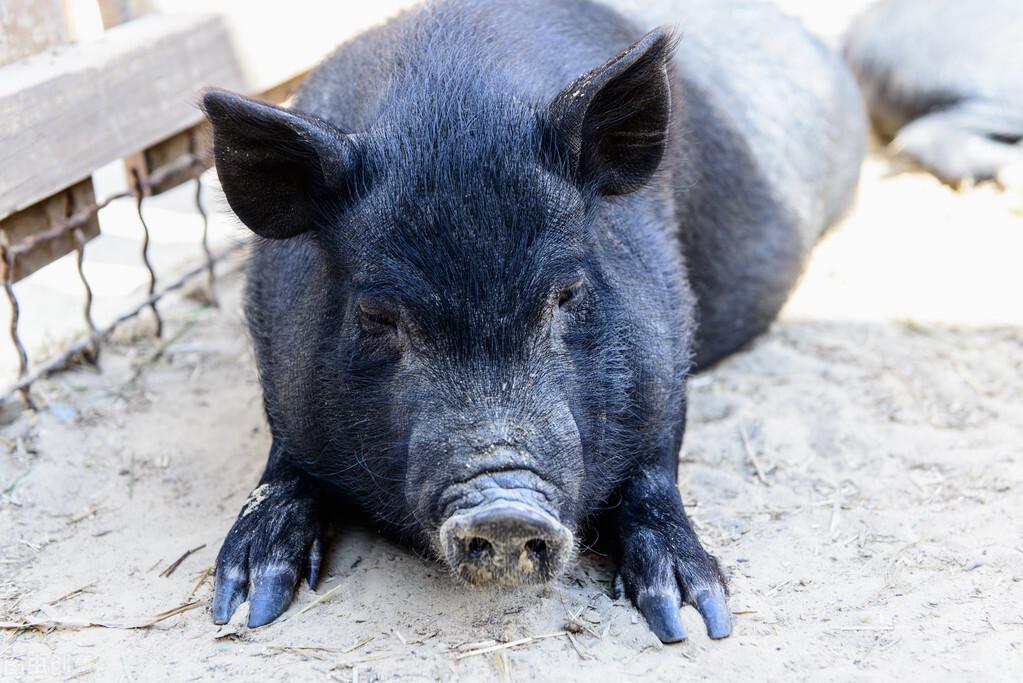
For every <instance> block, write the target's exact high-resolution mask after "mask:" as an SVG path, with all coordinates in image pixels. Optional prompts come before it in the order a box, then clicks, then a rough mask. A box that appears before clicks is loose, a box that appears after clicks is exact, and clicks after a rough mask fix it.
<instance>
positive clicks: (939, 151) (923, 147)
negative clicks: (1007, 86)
mask: <svg viewBox="0 0 1023 683" xmlns="http://www.w3.org/2000/svg"><path fill="white" fill-rule="evenodd" d="M1021 140H1023V115H1021V114H1019V112H1016V111H1010V110H1009V109H1003V108H1001V107H998V106H996V105H992V104H988V103H980V102H963V103H960V104H957V105H954V106H952V107H949V108H947V109H941V110H938V111H934V112H931V113H929V114H925V115H924V116H921V117H920V118H918V119H915V120H914V121H912V122H910V123H909V124H907V125H906V126H904V127H903V128H902V129H900V130H899V132H898V134H897V135H896V136H895V139H894V140H893V141H892V148H893V149H894V150H895V151H896V152H897V153H899V154H902V155H904V156H906V157H909V158H910V159H912V160H914V161H916V162H918V163H920V164H922V165H923V166H925V167H926V168H928V169H929V170H930V171H931V172H933V173H934V174H935V175H936V176H938V177H939V178H941V179H942V180H943V181H945V182H947V183H958V182H960V181H963V180H992V179H1000V180H1004V178H1005V177H1006V175H1007V174H1008V173H1010V172H1019V170H1020V169H1021V168H1023V143H1021Z"/></svg>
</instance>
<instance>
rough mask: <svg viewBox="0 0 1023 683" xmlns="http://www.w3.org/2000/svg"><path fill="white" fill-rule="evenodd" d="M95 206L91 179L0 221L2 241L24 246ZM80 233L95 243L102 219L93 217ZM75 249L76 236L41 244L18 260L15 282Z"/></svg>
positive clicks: (14, 276)
mask: <svg viewBox="0 0 1023 683" xmlns="http://www.w3.org/2000/svg"><path fill="white" fill-rule="evenodd" d="M95 203H96V195H95V194H93V188H92V178H86V179H84V180H82V181H80V182H77V183H75V184H74V185H72V186H71V187H69V188H67V189H65V190H63V191H61V192H58V193H57V194H55V195H53V196H52V197H47V198H46V199H44V200H43V201H41V202H38V203H36V204H34V205H32V206H30V207H29V208H27V209H25V210H23V211H19V212H18V213H16V214H14V215H13V216H8V217H7V218H5V219H3V220H0V240H5V241H6V243H7V244H20V243H23V242H24V241H25V240H26V239H27V238H29V237H31V236H32V235H35V234H36V233H39V232H42V231H43V230H46V229H48V228H52V227H53V226H55V225H57V224H60V223H63V222H64V221H65V220H66V219H67V218H68V217H70V216H71V214H73V213H75V211H77V210H79V209H82V208H84V207H87V206H92V205H94V204H95ZM79 230H80V231H81V236H82V239H83V240H84V241H87V240H90V239H92V238H93V237H95V236H96V235H98V234H99V218H98V217H97V216H96V215H95V214H93V215H92V217H91V218H90V219H89V220H88V221H87V222H86V223H85V224H84V225H83V226H82V227H81V228H79ZM74 248H75V238H74V235H73V233H68V234H66V235H63V236H61V237H58V238H57V239H52V240H43V241H40V242H38V243H37V244H36V245H35V246H34V247H33V248H32V249H30V250H29V251H28V252H27V253H24V254H21V255H20V256H18V258H17V259H16V260H15V262H14V275H13V281H14V282H17V281H18V280H20V279H22V278H24V277H26V276H28V275H31V274H32V273H34V272H35V271H37V270H39V269H40V268H42V267H43V266H45V265H46V264H48V263H50V262H52V261H55V260H57V259H58V258H60V257H61V256H63V255H64V254H68V253H70V252H71V251H72V250H74Z"/></svg>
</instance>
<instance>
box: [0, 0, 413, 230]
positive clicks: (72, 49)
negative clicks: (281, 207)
mask: <svg viewBox="0 0 1023 683" xmlns="http://www.w3.org/2000/svg"><path fill="white" fill-rule="evenodd" d="M409 3H410V0H378V1H377V2H376V3H374V5H373V7H372V8H370V9H368V10H367V9H366V8H363V7H361V6H360V7H359V8H357V9H356V8H351V9H350V5H349V3H337V4H336V5H335V4H334V3H322V2H311V1H310V0H291V2H289V3H287V4H284V5H280V6H278V5H276V4H275V5H261V4H260V5H253V4H252V3H228V6H229V7H231V8H232V11H233V14H231V15H230V16H229V17H227V16H226V15H220V14H173V13H172V14H150V15H147V16H143V17H140V18H138V19H133V20H131V21H129V22H127V23H125V24H123V25H121V26H116V27H114V28H112V29H110V30H108V31H106V32H105V33H104V34H103V36H102V37H101V38H99V39H97V40H94V41H89V42H83V43H79V44H77V45H73V46H68V47H66V48H62V49H61V50H60V52H59V53H57V54H48V55H38V56H35V57H30V58H28V59H25V60H22V61H20V62H16V63H14V64H11V65H8V66H6V67H2V68H0V218H3V217H4V216H7V215H10V214H11V213H13V212H15V211H18V210H19V209H22V208H25V207H27V206H30V205H31V204H33V203H35V202H37V201H39V200H40V199H43V198H45V197H47V196H49V195H51V194H54V193H55V192H58V191H60V190H61V189H62V188H63V187H66V186H67V185H68V184H70V183H72V182H75V181H76V180H77V179H79V178H82V177H84V176H86V175H88V174H89V173H91V172H92V171H93V170H95V169H96V168H98V167H100V166H102V165H104V164H106V163H109V162H110V161H114V160H116V159H119V158H123V157H124V156H127V155H128V154H131V153H133V152H136V151H138V150H140V149H144V148H146V147H149V146H151V145H153V144H155V143H157V142H158V141H160V140H163V139H166V138H167V137H169V136H171V135H173V134H175V133H177V132H179V131H182V130H185V129H187V128H189V127H191V126H193V125H195V124H196V123H197V122H198V121H199V120H200V119H201V114H200V112H199V110H198V108H197V107H196V106H195V102H196V100H197V98H198V93H199V90H200V89H201V88H202V87H204V86H209V85H216V86H221V87H226V88H231V89H234V90H238V91H241V92H246V93H250V94H258V93H261V92H265V91H268V90H270V89H272V88H274V87H275V86H278V85H279V84H281V83H284V82H286V81H289V80H291V79H293V78H295V77H296V76H298V75H300V74H302V73H304V72H305V71H307V70H309V69H310V68H312V67H313V66H315V65H316V63H317V62H318V61H319V60H320V59H322V58H323V57H324V56H325V55H326V54H328V53H329V52H330V51H331V49H333V47H335V46H336V45H337V44H338V43H340V42H342V41H343V40H344V39H345V38H347V37H348V36H350V35H352V34H353V33H356V32H358V31H361V30H363V29H364V28H366V27H367V26H369V25H372V24H374V23H377V22H379V21H381V20H383V19H384V18H385V17H386V16H387V14H388V13H390V12H392V11H394V10H395V9H397V8H400V7H402V6H405V5H408V4H409ZM212 4H213V6H215V7H218V6H220V5H221V4H223V3H212ZM236 5H237V6H236ZM352 5H358V3H352ZM334 15H337V16H336V17H335V16H334Z"/></svg>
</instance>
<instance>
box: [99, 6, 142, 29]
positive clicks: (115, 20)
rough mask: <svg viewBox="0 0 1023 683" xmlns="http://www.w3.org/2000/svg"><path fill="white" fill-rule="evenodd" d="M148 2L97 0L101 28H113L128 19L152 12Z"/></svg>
mask: <svg viewBox="0 0 1023 683" xmlns="http://www.w3.org/2000/svg"><path fill="white" fill-rule="evenodd" d="M153 9H154V8H153V3H152V2H150V0H99V14H100V17H102V19H103V28H113V27H114V26H117V25H119V24H123V23H124V22H126V21H128V20H129V19H135V18H137V17H141V16H142V15H143V14H148V13H150V12H152V11H153Z"/></svg>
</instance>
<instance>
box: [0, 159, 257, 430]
mask: <svg viewBox="0 0 1023 683" xmlns="http://www.w3.org/2000/svg"><path fill="white" fill-rule="evenodd" d="M208 166H209V163H208V160H207V159H206V158H205V157H204V156H203V155H201V154H199V153H197V152H195V151H191V152H189V153H187V154H183V155H181V156H180V157H178V158H177V159H175V160H174V161H172V162H170V163H167V164H164V165H162V166H160V167H159V168H157V169H155V170H153V171H152V172H151V173H149V174H148V175H147V177H143V176H142V175H141V174H139V172H138V170H136V169H133V171H132V181H131V183H130V187H129V188H128V189H127V190H124V191H122V192H118V193H115V194H112V195H110V196H108V197H106V198H105V199H104V200H102V201H98V202H95V203H90V204H89V205H87V206H80V207H71V209H72V210H71V211H70V212H69V215H68V217H67V218H65V219H64V220H63V221H61V222H59V223H57V224H55V225H53V226H52V227H50V228H49V229H47V230H44V231H40V232H37V233H35V234H33V235H31V236H30V237H27V238H25V239H23V240H21V241H20V242H18V243H16V244H7V243H0V267H2V268H3V286H4V292H5V294H6V296H7V300H8V301H9V302H10V307H11V323H10V329H9V334H10V339H11V343H12V344H13V345H14V348H15V350H16V351H17V356H18V379H17V381H16V382H15V383H14V384H13V385H11V386H10V387H9V388H8V389H7V390H6V391H5V392H4V394H3V400H4V401H8V400H10V399H11V398H13V397H14V396H15V395H16V394H20V395H21V397H22V399H23V400H24V402H25V404H26V405H27V406H28V407H30V408H32V409H33V410H34V409H36V408H37V406H36V403H35V401H34V400H33V398H32V385H33V384H34V383H35V382H36V381H38V380H39V379H40V378H43V377H46V376H48V375H50V374H52V373H54V372H57V371H59V370H61V369H64V368H67V367H68V366H69V365H71V364H73V363H75V362H78V361H81V362H85V363H90V364H96V363H98V361H99V355H100V348H101V346H102V344H103V343H104V342H105V341H106V340H107V339H109V337H110V335H111V334H112V333H113V332H114V330H116V329H117V327H118V326H119V325H121V324H123V323H124V322H126V321H128V320H131V319H132V318H135V317H137V316H139V315H140V314H141V313H142V312H143V311H145V310H146V309H149V311H150V312H151V314H152V316H153V318H154V321H155V323H156V328H155V334H156V336H158V337H159V336H161V335H162V333H163V319H162V318H161V316H160V310H159V307H158V306H157V304H158V303H159V302H160V300H161V299H163V298H164V297H165V296H167V294H169V293H171V292H173V291H175V290H178V289H180V288H182V287H183V286H184V285H185V284H187V283H188V282H189V281H191V280H193V279H194V278H196V277H199V276H201V275H202V274H203V273H205V274H206V286H207V288H208V295H209V299H210V301H211V302H212V303H214V304H216V296H215V285H216V264H217V263H218V262H219V261H221V260H223V259H224V258H225V257H227V256H229V255H230V254H232V253H233V252H235V251H237V250H238V249H239V248H241V245H240V244H233V245H229V246H227V247H225V248H223V249H222V250H221V251H220V252H219V253H216V254H215V253H213V251H212V250H211V249H210V245H209V219H208V216H207V213H206V210H205V208H204V207H203V192H202V183H201V180H200V176H201V175H202V173H203V171H205V170H206V168H208ZM170 178H175V179H178V180H184V181H186V182H192V183H194V184H195V193H194V202H195V208H196V211H197V212H198V213H199V215H200V217H201V218H202V240H201V245H200V246H201V248H202V262H201V263H200V264H199V265H198V266H196V267H193V268H191V269H189V270H188V271H186V272H184V273H182V274H181V275H180V276H178V277H177V278H176V279H174V280H173V281H171V282H169V283H167V284H163V285H162V286H161V284H162V283H161V282H160V280H159V278H158V277H157V275H156V271H155V270H154V269H153V264H152V260H151V259H150V239H149V226H148V225H147V224H146V220H145V216H144V212H143V207H144V205H145V201H146V198H147V197H150V196H152V195H153V194H156V193H157V192H159V191H161V190H162V189H165V188H163V187H162V185H163V184H164V183H165V182H166V181H167V180H168V179H170ZM126 197H134V198H135V209H136V213H137V214H138V222H139V226H140V228H141V231H142V249H141V254H140V258H141V261H142V264H143V265H144V266H145V269H146V271H147V273H148V276H149V283H148V289H147V297H146V299H145V300H144V301H142V302H141V303H140V304H138V306H136V307H135V308H132V309H131V310H128V311H127V312H125V313H123V314H121V315H119V316H118V317H116V318H115V319H114V320H112V321H111V322H110V323H108V324H106V325H104V326H102V327H100V326H97V325H96V322H95V319H94V317H93V293H92V287H91V285H90V284H89V279H88V277H86V274H85V269H84V268H83V265H84V262H85V247H86V239H85V235H84V233H83V228H84V227H85V226H86V225H87V224H88V223H89V221H91V220H93V219H94V218H95V217H96V215H97V214H98V213H99V211H100V210H101V209H103V208H104V207H106V206H107V205H109V204H110V203H111V202H113V201H115V200H118V199H123V198H126ZM68 237H71V239H72V240H73V244H74V249H75V263H76V267H77V271H78V276H79V278H80V279H81V283H82V288H83V290H84V295H85V299H84V300H85V303H84V306H83V310H82V316H83V318H84V321H85V326H86V328H87V329H88V333H87V334H86V335H84V336H83V337H80V338H79V339H77V340H74V341H73V342H71V343H70V344H68V345H66V346H64V347H63V348H62V349H61V350H60V351H58V352H57V353H56V354H55V355H52V356H50V357H49V358H46V359H44V360H42V361H40V362H38V363H32V362H31V360H30V358H29V354H28V351H27V350H26V348H25V344H24V343H23V341H22V338H21V334H20V332H19V329H18V321H19V318H20V313H21V305H20V303H19V301H18V297H17V295H16V293H15V291H14V273H15V267H16V265H17V259H18V257H19V256H22V255H24V254H27V253H29V252H30V251H31V250H32V249H34V248H35V247H37V246H39V245H41V244H42V243H44V242H50V241H54V240H60V239H67V238H68Z"/></svg>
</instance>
